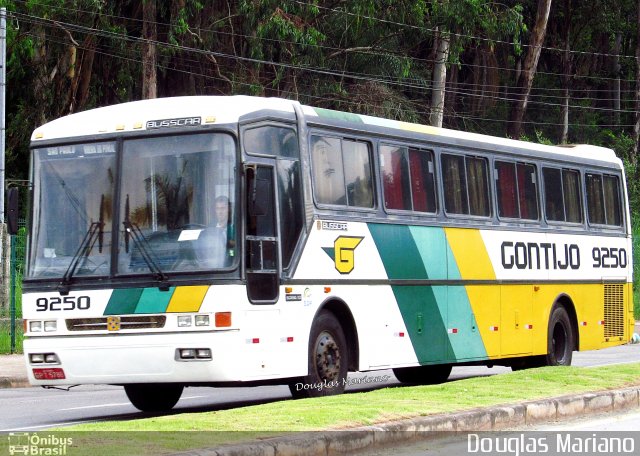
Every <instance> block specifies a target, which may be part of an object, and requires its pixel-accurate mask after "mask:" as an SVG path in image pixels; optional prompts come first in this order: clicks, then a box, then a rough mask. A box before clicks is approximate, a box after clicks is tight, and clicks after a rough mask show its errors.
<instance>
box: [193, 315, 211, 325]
mask: <svg viewBox="0 0 640 456" xmlns="http://www.w3.org/2000/svg"><path fill="white" fill-rule="evenodd" d="M196 326H209V315H196Z"/></svg>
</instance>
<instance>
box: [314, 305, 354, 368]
mask: <svg viewBox="0 0 640 456" xmlns="http://www.w3.org/2000/svg"><path fill="white" fill-rule="evenodd" d="M323 310H326V311H329V312H331V313H332V314H333V315H334V316H335V317H336V319H337V320H338V322H339V323H340V326H342V331H343V332H344V337H345V339H346V342H347V355H348V361H349V362H348V367H349V372H356V371H358V366H359V362H360V351H359V348H358V347H359V345H358V329H357V327H356V321H355V319H354V318H353V314H352V313H351V310H350V309H349V306H347V304H346V303H345V302H344V301H343V300H341V299H337V298H330V299H327V300H326V301H325V302H323V303H322V305H321V306H320V307H319V309H318V312H317V313H316V315H315V316H314V317H313V318H314V319H315V318H317V317H318V314H319V313H320V312H322V311H323Z"/></svg>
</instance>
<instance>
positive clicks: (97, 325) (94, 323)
mask: <svg viewBox="0 0 640 456" xmlns="http://www.w3.org/2000/svg"><path fill="white" fill-rule="evenodd" d="M165 321H166V317H165V316H164V315H143V316H135V317H133V316H132V317H120V329H157V328H162V327H164V324H165ZM66 323H67V330H69V331H106V330H107V318H106V317H101V318H69V319H67V322H66Z"/></svg>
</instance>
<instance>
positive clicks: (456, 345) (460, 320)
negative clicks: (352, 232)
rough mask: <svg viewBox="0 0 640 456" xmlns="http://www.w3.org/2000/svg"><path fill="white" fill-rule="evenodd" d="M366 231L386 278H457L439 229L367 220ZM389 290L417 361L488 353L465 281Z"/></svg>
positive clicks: (448, 360) (455, 266) (405, 286)
mask: <svg viewBox="0 0 640 456" xmlns="http://www.w3.org/2000/svg"><path fill="white" fill-rule="evenodd" d="M369 231H370V232H371V235H372V237H373V240H374V242H375V244H376V247H377V249H378V253H379V254H380V258H381V259H382V263H383V264H384V267H385V270H386V272H387V276H388V278H389V279H390V280H421V279H422V280H425V279H426V280H460V279H461V277H460V271H459V269H458V266H457V264H456V261H455V257H454V256H453V252H452V250H451V248H450V246H449V244H448V241H447V237H446V235H445V232H444V229H443V228H439V227H422V226H413V227H408V226H402V225H387V224H373V223H372V224H369ZM391 289H392V290H393V294H394V296H395V298H396V301H397V303H398V307H399V309H400V313H401V314H402V318H403V320H404V324H405V326H406V328H407V332H408V333H409V337H410V339H411V344H412V345H413V349H414V351H415V353H416V357H417V358H418V361H419V362H420V363H421V364H429V363H435V362H456V361H460V360H465V359H486V358H487V353H486V349H485V347H484V343H483V342H482V337H481V336H480V331H479V329H478V327H477V323H476V320H475V316H474V315H473V310H472V308H471V303H470V301H469V297H468V295H467V291H466V288H465V287H464V286H460V285H454V286H447V285H433V286H422V285H393V286H392V287H391ZM487 304H488V305H490V304H491V303H487ZM454 329H455V330H456V332H455V333H453V332H452V333H451V334H450V333H449V332H448V330H452V331H453V330H454Z"/></svg>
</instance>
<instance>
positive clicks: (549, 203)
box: [542, 168, 582, 223]
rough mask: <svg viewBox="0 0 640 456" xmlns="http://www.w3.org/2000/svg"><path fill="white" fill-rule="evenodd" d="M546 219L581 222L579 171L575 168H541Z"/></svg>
mask: <svg viewBox="0 0 640 456" xmlns="http://www.w3.org/2000/svg"><path fill="white" fill-rule="evenodd" d="M542 174H543V178H544V193H545V210H546V214H547V220H551V221H555V222H569V223H582V204H581V200H582V198H581V194H580V173H579V172H578V171H575V170H569V169H557V168H543V169H542Z"/></svg>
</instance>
